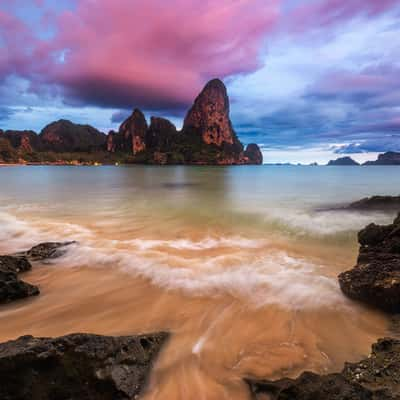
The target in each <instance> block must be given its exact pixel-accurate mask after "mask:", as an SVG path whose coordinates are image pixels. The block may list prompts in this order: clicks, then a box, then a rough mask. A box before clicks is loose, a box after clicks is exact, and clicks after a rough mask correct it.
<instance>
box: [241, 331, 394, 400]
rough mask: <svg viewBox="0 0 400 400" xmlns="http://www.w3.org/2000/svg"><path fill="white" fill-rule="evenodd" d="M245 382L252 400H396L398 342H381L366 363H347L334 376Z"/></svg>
mask: <svg viewBox="0 0 400 400" xmlns="http://www.w3.org/2000/svg"><path fill="white" fill-rule="evenodd" d="M247 382H248V384H249V387H250V390H251V393H252V398H253V399H255V400H261V399H267V398H269V399H270V400H398V399H400V341H399V340H396V339H390V338H386V339H380V340H379V341H378V342H377V343H375V344H374V345H373V346H372V353H371V355H370V356H369V357H368V358H367V359H365V360H362V361H360V362H359V363H354V364H350V363H346V364H345V367H344V369H343V371H342V372H340V373H337V374H329V375H318V374H314V373H312V372H305V373H303V374H302V375H300V377H299V378H297V379H282V380H279V381H252V380H248V381H247Z"/></svg>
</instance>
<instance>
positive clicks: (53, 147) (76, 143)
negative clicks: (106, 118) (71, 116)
mask: <svg viewBox="0 0 400 400" xmlns="http://www.w3.org/2000/svg"><path fill="white" fill-rule="evenodd" d="M39 140H40V148H41V150H43V151H54V152H59V153H64V152H90V151H94V150H99V149H101V148H104V147H105V146H106V141H107V137H106V135H105V134H104V133H102V132H100V131H98V130H97V129H95V128H93V127H92V126H90V125H79V124H74V123H72V122H71V121H68V120H63V119H62V120H59V121H56V122H52V123H51V124H49V125H47V126H46V127H45V128H43V130H42V132H41V133H40V135H39Z"/></svg>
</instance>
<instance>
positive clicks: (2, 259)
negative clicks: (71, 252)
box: [0, 242, 75, 304]
mask: <svg viewBox="0 0 400 400" xmlns="http://www.w3.org/2000/svg"><path fill="white" fill-rule="evenodd" d="M73 243H75V242H64V243H59V242H49V243H40V244H38V245H37V246H34V247H32V248H31V249H30V250H28V251H22V252H20V253H17V254H13V255H7V256H0V304H2V303H10V302H12V301H15V300H19V299H23V298H25V297H30V296H37V295H38V294H39V293H40V291H39V288H38V287H36V286H34V285H31V284H29V283H26V282H24V281H22V280H20V279H19V276H18V274H19V273H23V272H26V271H29V270H31V269H32V265H31V263H30V261H46V260H48V259H53V258H57V257H61V256H62V255H64V254H65V252H66V251H67V248H68V246H70V245H71V244H73Z"/></svg>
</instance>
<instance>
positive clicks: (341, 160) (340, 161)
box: [328, 157, 360, 166]
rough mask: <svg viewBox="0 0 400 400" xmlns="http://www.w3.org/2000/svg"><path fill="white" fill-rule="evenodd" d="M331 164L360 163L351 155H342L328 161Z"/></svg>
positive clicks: (346, 164)
mask: <svg viewBox="0 0 400 400" xmlns="http://www.w3.org/2000/svg"><path fill="white" fill-rule="evenodd" d="M328 165H329V166H336V165H339V166H349V165H360V164H359V163H358V162H357V161H354V160H353V159H352V158H351V157H341V158H338V159H337V160H331V161H329V163H328Z"/></svg>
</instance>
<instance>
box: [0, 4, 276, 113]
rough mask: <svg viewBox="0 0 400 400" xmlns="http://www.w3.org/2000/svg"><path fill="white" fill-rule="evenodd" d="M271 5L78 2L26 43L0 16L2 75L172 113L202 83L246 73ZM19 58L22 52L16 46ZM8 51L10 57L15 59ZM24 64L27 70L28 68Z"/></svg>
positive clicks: (271, 16) (17, 27)
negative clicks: (48, 31)
mask: <svg viewBox="0 0 400 400" xmlns="http://www.w3.org/2000/svg"><path fill="white" fill-rule="evenodd" d="M278 5H279V1H278V0H271V1H265V0H233V1H232V0H222V1H219V2H218V3H215V2H212V1H203V0H192V1H187V0H172V1H170V2H168V3H165V1H163V0H147V1H145V2H144V1H139V0H137V1H135V0H96V1H93V0H80V1H79V2H78V3H77V7H76V9H75V10H73V11H65V12H63V13H61V15H59V16H57V17H55V18H57V32H56V33H55V36H54V37H52V38H51V39H50V40H39V39H37V40H36V43H35V46H34V48H33V49H30V47H31V45H30V42H31V41H32V40H28V41H27V46H26V47H25V46H24V45H23V44H22V41H24V40H26V31H27V29H26V26H24V25H23V24H22V23H17V21H15V18H12V17H11V16H9V15H7V14H2V19H3V20H4V21H5V23H6V24H7V26H6V27H5V28H4V29H2V30H4V31H5V42H6V43H7V47H9V48H12V49H16V50H15V51H14V50H12V52H11V57H10V58H9V60H8V61H7V60H6V61H3V62H2V63H1V65H2V66H3V68H2V70H3V71H2V74H3V75H4V74H5V73H9V72H10V71H9V69H10V68H12V69H13V70H14V72H15V73H17V74H20V75H22V76H25V77H30V78H31V79H32V84H34V85H40V84H44V83H47V84H48V83H53V84H56V85H58V86H60V87H61V88H62V89H63V90H64V95H65V96H66V98H67V99H69V100H71V101H78V102H80V103H85V104H86V103H89V104H96V105H99V106H112V107H115V106H117V107H131V106H133V105H136V104H137V105H140V106H142V107H145V108H154V109H161V108H177V107H181V106H182V105H187V104H188V103H189V102H190V101H191V100H192V98H193V96H194V94H195V93H196V92H197V91H198V90H199V88H201V86H202V85H203V84H204V82H205V81H206V80H208V79H210V78H211V77H215V76H220V77H225V76H228V75H232V74H238V73H244V72H250V71H253V70H255V69H256V68H257V67H258V66H259V58H258V56H259V51H260V45H261V43H262V41H263V39H264V35H265V34H266V32H268V30H270V29H272V27H273V26H274V23H275V22H276V19H277V16H278ZM21 48H22V51H23V54H22V55H21V54H20V52H21V50H20V49H21ZM14 53H15V54H14ZM27 65H29V68H28V69H27Z"/></svg>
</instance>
